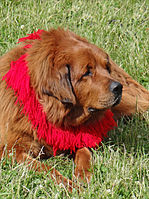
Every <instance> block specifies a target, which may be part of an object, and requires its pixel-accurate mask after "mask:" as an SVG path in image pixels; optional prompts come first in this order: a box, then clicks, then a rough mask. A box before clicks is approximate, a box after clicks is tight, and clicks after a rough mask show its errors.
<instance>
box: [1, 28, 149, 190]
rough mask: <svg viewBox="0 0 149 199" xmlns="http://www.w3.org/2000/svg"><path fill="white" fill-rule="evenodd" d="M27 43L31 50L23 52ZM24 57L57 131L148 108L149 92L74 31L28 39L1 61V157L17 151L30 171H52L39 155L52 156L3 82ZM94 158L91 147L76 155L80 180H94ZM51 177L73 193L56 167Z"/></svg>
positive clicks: (35, 88) (19, 159) (43, 32)
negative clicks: (32, 169)
mask: <svg viewBox="0 0 149 199" xmlns="http://www.w3.org/2000/svg"><path fill="white" fill-rule="evenodd" d="M25 45H32V47H31V48H27V47H26V48H24V46H25ZM25 53H27V54H28V57H27V58H26V61H27V63H28V68H29V75H30V80H31V86H32V87H33V88H34V90H35V92H36V96H37V98H38V100H39V101H40V103H41V104H42V106H43V109H44V111H45V113H46V116H47V119H48V121H50V122H51V123H52V124H54V125H55V126H56V127H72V126H79V125H81V124H87V123H88V122H93V121H94V120H95V119H97V118H98V119H100V118H102V116H103V114H104V112H105V111H106V110H107V109H110V108H111V110H112V112H113V113H114V116H115V118H119V117H121V116H122V115H131V114H133V113H135V112H136V111H138V112H143V111H146V110H147V109H148V108H149V92H148V91H147V90H146V89H145V88H143V87H142V86H141V85H140V84H138V83H137V82H136V81H134V80H133V79H132V78H131V77H130V76H129V75H128V74H127V73H125V72H124V71H123V70H122V69H121V68H119V67H118V66H117V65H116V64H115V63H114V62H113V61H112V60H111V58H110V57H109V56H108V54H107V53H105V52H104V51H103V50H102V49H100V48H98V47H97V46H95V45H93V44H90V43H89V42H88V41H87V40H85V39H83V38H81V37H79V36H77V35H76V34H74V33H72V32H70V31H64V30H62V29H58V30H50V31H49V32H47V31H42V33H41V38H40V39H37V40H26V41H24V43H22V44H20V45H18V46H17V47H16V48H14V49H12V50H11V51H10V52H8V53H7V54H5V55H4V56H2V57H1V58H0V74H1V76H0V78H1V79H0V102H1V103H0V156H1V157H2V156H3V155H4V154H5V150H4V149H5V146H7V151H8V156H9V152H11V150H12V148H13V149H14V150H15V159H16V160H17V161H18V162H22V161H27V163H28V164H29V166H30V168H34V169H36V170H37V171H40V170H45V171H48V170H50V169H51V167H49V166H47V165H45V164H44V163H41V162H40V161H39V160H38V159H37V157H39V156H40V158H41V159H46V158H49V157H50V156H52V155H53V149H52V146H50V145H48V144H47V143H46V142H45V140H44V139H40V140H39V139H38V138H37V128H38V127H37V128H36V129H33V128H32V125H31V123H30V122H29V121H28V117H27V116H26V115H25V114H22V113H21V108H20V106H19V105H18V104H16V96H15V95H14V92H13V91H12V90H11V89H10V88H7V85H6V82H5V81H3V80H2V77H3V76H4V75H5V74H6V73H7V72H8V71H9V69H10V63H11V62H12V61H16V60H18V59H19V58H20V57H21V56H22V55H24V54H25ZM122 88H123V89H122ZM122 90H123V92H122ZM121 96H122V99H121ZM120 100H121V102H120ZM119 102H120V104H119ZM118 104H119V105H118ZM116 105H117V106H116ZM41 151H42V153H41ZM59 152H60V151H59ZM91 159H92V158H91V153H90V151H89V150H88V148H86V147H84V148H81V149H78V150H77V151H76V154H75V164H76V168H75V175H76V177H80V178H81V179H83V178H84V177H85V178H86V179H87V180H88V181H89V180H90V177H91V173H90V171H89V169H90V167H91ZM50 174H51V177H52V178H55V179H56V181H57V183H60V182H62V181H63V183H64V184H65V185H67V184H69V188H70V189H71V185H72V182H71V181H70V180H69V181H68V180H67V179H66V178H64V177H63V176H62V175H61V174H60V173H59V172H58V171H56V170H55V169H51V172H50ZM84 174H85V176H84ZM68 182H69V183H68Z"/></svg>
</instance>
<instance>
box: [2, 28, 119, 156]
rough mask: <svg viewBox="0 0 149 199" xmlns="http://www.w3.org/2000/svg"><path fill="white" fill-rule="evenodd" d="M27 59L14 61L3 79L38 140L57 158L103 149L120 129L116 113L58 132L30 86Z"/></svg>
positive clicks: (35, 34) (39, 31)
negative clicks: (113, 131) (65, 153)
mask: <svg viewBox="0 0 149 199" xmlns="http://www.w3.org/2000/svg"><path fill="white" fill-rule="evenodd" d="M41 32H42V30H38V31H37V32H34V33H33V34H30V35H29V36H28V37H25V38H21V39H19V41H25V40H26V39H30V40H34V39H40V34H41ZM29 47H31V45H30V46H28V45H27V46H25V48H29ZM27 56H28V55H27V54H24V55H22V56H21V57H20V58H19V59H18V60H17V61H15V62H14V61H12V62H11V67H10V70H9V71H8V73H6V75H5V76H3V80H5V81H6V83H7V87H8V88H11V89H12V90H13V91H14V94H15V96H16V98H17V100H16V104H18V103H19V105H20V107H21V108H22V114H24V115H26V116H27V117H28V120H29V121H31V124H32V128H33V129H36V130H37V136H38V139H39V140H40V139H41V138H43V139H44V140H45V141H46V143H47V144H48V145H50V146H52V147H53V151H54V155H56V151H57V150H68V149H69V150H70V151H75V150H76V148H82V147H90V148H92V147H93V148H95V147H96V146H97V145H99V144H100V143H101V141H102V140H103V138H104V137H106V136H107V132H108V131H110V130H111V129H113V128H114V127H115V126H117V124H116V122H115V121H114V119H113V113H112V112H111V111H110V110H107V111H106V112H105V114H104V117H103V118H102V119H101V120H100V121H96V122H94V123H92V124H90V125H88V126H85V125H80V126H78V127H71V128H69V129H62V128H56V127H55V126H54V125H52V124H51V123H50V122H49V121H48V120H47V118H46V113H45V112H44V111H43V107H42V105H41V104H40V103H39V101H38V99H37V98H36V93H35V91H34V88H32V87H31V86H30V77H29V73H28V70H29V68H28V64H27V61H26V57H27Z"/></svg>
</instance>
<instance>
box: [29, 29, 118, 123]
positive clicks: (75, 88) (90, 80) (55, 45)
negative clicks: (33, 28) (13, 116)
mask: <svg viewBox="0 0 149 199" xmlns="http://www.w3.org/2000/svg"><path fill="white" fill-rule="evenodd" d="M28 54H29V56H28V65H29V72H30V76H31V83H32V86H33V87H34V88H35V90H36V92H37V95H38V98H39V100H40V102H41V104H42V105H43V108H44V110H45V112H46V114H47V118H48V120H49V121H50V122H52V123H54V124H56V125H59V126H60V125H64V126H76V125H80V124H82V123H84V122H87V121H92V119H95V118H97V117H98V118H100V117H102V115H103V113H104V112H105V111H106V110H107V109H109V108H111V107H112V106H115V105H117V104H118V103H119V102H120V99H121V95H122V85H121V84H120V83H119V82H117V81H115V80H114V79H113V78H112V77H111V72H112V62H111V60H110V58H109V56H108V54H107V53H105V52H104V51H103V50H102V49H100V48H98V47H97V46H95V45H93V44H90V43H89V42H88V41H86V40H85V39H82V38H80V37H79V36H77V35H75V34H74V33H72V32H70V31H64V30H61V29H58V30H51V31H49V32H46V31H43V33H42V36H41V40H37V41H35V42H34V44H33V46H32V48H30V49H29V52H28Z"/></svg>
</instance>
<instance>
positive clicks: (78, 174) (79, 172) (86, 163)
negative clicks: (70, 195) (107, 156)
mask: <svg viewBox="0 0 149 199" xmlns="http://www.w3.org/2000/svg"><path fill="white" fill-rule="evenodd" d="M91 161H92V154H91V152H90V151H89V149H87V148H86V147H84V148H82V149H78V150H77V152H76V156H75V164H76V168H75V172H74V175H75V178H76V179H77V180H79V181H80V182H83V183H86V182H87V183H89V182H90V181H91V177H92V167H91Z"/></svg>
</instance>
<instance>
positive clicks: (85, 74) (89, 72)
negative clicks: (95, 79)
mask: <svg viewBox="0 0 149 199" xmlns="http://www.w3.org/2000/svg"><path fill="white" fill-rule="evenodd" d="M86 76H92V72H91V71H90V70H87V71H86V73H84V74H83V75H82V77H86Z"/></svg>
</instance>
